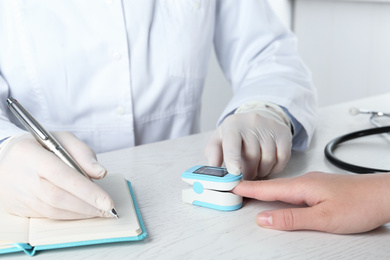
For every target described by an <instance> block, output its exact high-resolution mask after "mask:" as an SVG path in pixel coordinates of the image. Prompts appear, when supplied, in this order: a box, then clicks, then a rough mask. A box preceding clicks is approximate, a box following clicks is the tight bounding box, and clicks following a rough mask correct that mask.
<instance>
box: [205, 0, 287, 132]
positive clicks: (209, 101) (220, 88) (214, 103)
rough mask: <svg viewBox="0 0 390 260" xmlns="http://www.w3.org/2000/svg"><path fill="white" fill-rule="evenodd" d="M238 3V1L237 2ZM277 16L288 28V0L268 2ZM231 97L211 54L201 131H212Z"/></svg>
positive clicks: (227, 85)
mask: <svg viewBox="0 0 390 260" xmlns="http://www.w3.org/2000/svg"><path fill="white" fill-rule="evenodd" d="M237 1H240V0H237ZM269 2H270V4H271V6H272V7H273V8H274V10H275V12H276V13H277V15H278V16H279V17H280V19H281V20H282V21H283V22H284V23H285V25H286V26H288V27H289V28H290V27H291V22H292V12H291V10H292V4H291V1H290V0H269ZM231 96H232V91H231V89H230V86H229V83H228V82H227V80H226V79H225V78H224V75H223V74H222V72H221V69H220V68H219V65H218V62H217V60H216V58H215V54H214V53H213V54H212V56H211V59H210V62H209V70H208V76H207V78H206V83H205V89H204V93H203V100H202V113H201V131H209V130H214V129H215V127H216V124H217V121H218V118H219V116H220V115H221V113H222V111H223V109H224V107H225V106H226V104H227V103H228V102H229V100H230V98H231Z"/></svg>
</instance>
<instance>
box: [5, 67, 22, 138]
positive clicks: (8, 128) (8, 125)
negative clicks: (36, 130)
mask: <svg viewBox="0 0 390 260" xmlns="http://www.w3.org/2000/svg"><path fill="white" fill-rule="evenodd" d="M9 95H10V90H9V86H8V84H7V82H6V81H5V79H4V78H3V76H2V75H1V74H0V140H3V139H4V138H7V137H10V136H14V135H17V134H21V133H25V132H26V131H24V130H22V129H21V128H19V127H18V126H16V125H15V124H13V123H12V122H11V121H10V119H9V118H10V117H11V116H13V115H12V112H11V111H10V110H9V109H8V107H7V98H8V97H9Z"/></svg>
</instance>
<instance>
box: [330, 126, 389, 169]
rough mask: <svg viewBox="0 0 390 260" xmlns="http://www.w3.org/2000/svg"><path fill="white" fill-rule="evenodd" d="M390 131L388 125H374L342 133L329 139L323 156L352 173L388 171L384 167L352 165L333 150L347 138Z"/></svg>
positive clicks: (347, 139) (351, 138)
mask: <svg viewBox="0 0 390 260" xmlns="http://www.w3.org/2000/svg"><path fill="white" fill-rule="evenodd" d="M389 132H390V126H383V127H375V128H370V129H365V130H360V131H356V132H352V133H349V134H345V135H342V136H340V137H337V138H335V139H333V140H332V141H330V142H329V143H328V144H327V145H326V147H325V150H324V152H325V157H326V158H327V159H328V160H329V161H330V162H331V163H332V164H334V165H335V166H337V167H339V168H341V169H344V170H347V171H350V172H354V173H360V174H365V173H375V172H390V170H385V169H375V168H369V167H364V166H359V165H354V164H350V163H347V162H344V161H342V160H340V159H338V158H337V157H336V155H335V154H334V151H335V150H336V148H337V147H338V145H340V144H341V143H344V142H347V141H349V140H353V139H356V138H360V137H364V136H369V135H375V134H384V133H389Z"/></svg>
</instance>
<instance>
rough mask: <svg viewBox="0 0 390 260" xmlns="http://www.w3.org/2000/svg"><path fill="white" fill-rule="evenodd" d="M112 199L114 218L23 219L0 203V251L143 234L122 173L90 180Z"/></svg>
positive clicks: (133, 237)
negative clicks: (10, 212)
mask: <svg viewBox="0 0 390 260" xmlns="http://www.w3.org/2000/svg"><path fill="white" fill-rule="evenodd" d="M94 182H95V183H96V184H98V185H99V186H100V187H102V188H103V189H104V190H105V191H106V192H107V193H108V194H109V195H110V196H111V198H112V199H113V200H114V203H115V208H116V210H117V212H118V214H119V219H116V218H93V219H83V220H51V219H44V218H24V217H18V216H15V215H11V214H9V213H7V212H6V211H5V210H4V209H3V208H1V205H0V254H4V253H11V252H17V251H24V252H25V253H27V254H29V255H34V254H35V252H36V251H38V250H47V249H54V248H63V247H73V246H83V245H92V244H101V243H111V242H121V241H137V240H142V239H144V238H145V237H146V231H145V227H144V225H143V222H142V219H141V215H140V212H139V210H138V206H137V203H136V201H135V198H134V194H133V191H132V188H131V183H130V182H128V181H126V179H124V177H123V176H122V175H107V176H106V177H105V178H104V179H103V180H96V181H94Z"/></svg>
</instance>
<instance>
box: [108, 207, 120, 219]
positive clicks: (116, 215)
mask: <svg viewBox="0 0 390 260" xmlns="http://www.w3.org/2000/svg"><path fill="white" fill-rule="evenodd" d="M110 213H111V214H112V215H113V216H114V217H116V218H119V215H118V213H117V212H116V209H115V208H112V209H111V211H110Z"/></svg>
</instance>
